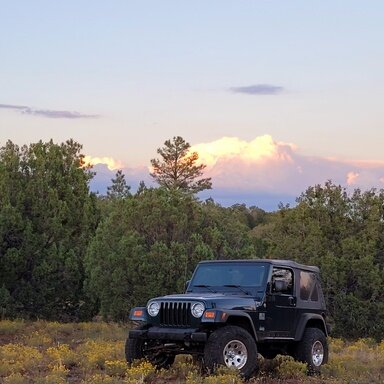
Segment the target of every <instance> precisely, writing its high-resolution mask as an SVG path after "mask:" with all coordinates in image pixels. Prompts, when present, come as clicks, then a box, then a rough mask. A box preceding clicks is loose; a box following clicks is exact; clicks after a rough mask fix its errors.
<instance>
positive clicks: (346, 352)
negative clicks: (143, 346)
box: [0, 320, 384, 384]
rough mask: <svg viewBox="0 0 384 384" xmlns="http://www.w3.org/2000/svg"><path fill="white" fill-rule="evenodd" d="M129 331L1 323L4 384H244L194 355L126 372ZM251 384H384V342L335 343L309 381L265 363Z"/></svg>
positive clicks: (294, 366) (283, 364)
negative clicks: (161, 367)
mask: <svg viewBox="0 0 384 384" xmlns="http://www.w3.org/2000/svg"><path fill="white" fill-rule="evenodd" d="M127 332H128V326H124V325H119V324H114V323H102V322H100V323H76V324H75V323H65V324H64V323H63V324H62V323H57V322H45V321H36V322H27V321H8V320H3V321H0V383H5V384H6V383H8V384H19V383H20V384H28V383H41V384H51V383H52V384H60V383H81V384H91V383H92V384H98V383H111V384H114V383H127V384H136V383H150V384H152V383H153V384H154V383H164V384H165V383H181V384H183V383H185V384H219V383H222V384H239V383H243V381H242V379H241V378H240V377H239V376H238V375H237V372H235V371H230V370H226V369H221V370H219V371H218V372H216V374H215V375H210V376H208V375H204V374H202V372H201V371H200V368H199V367H198V366H196V365H194V364H193V363H192V361H191V358H190V357H189V356H179V357H178V358H177V359H176V362H175V364H174V365H173V367H172V368H171V369H170V370H168V371H160V372H156V371H155V369H154V367H153V366H152V365H151V364H149V363H147V362H144V361H141V362H137V364H135V365H134V366H132V367H129V368H128V367H127V365H126V363H125V359H124V343H125V339H126V336H127ZM260 366H261V367H260V372H259V374H258V375H257V376H256V377H255V378H253V379H252V380H250V381H249V383H260V384H273V383H288V384H297V383H313V384H320V383H322V384H326V383H333V384H339V383H340V384H341V383H351V384H352V383H354V384H357V383H359V384H365V383H366V384H368V383H384V342H382V343H380V344H378V343H376V342H374V341H373V340H370V339H364V340H359V341H357V342H353V343H352V342H346V341H343V340H340V339H330V360H329V363H328V364H327V365H326V366H324V367H323V373H322V375H321V376H320V377H307V376H306V374H305V366H304V365H303V364H301V363H298V362H295V361H293V360H292V359H291V358H288V357H283V356H278V357H277V358H276V359H274V360H271V361H268V360H263V359H260Z"/></svg>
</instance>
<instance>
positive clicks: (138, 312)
mask: <svg viewBox="0 0 384 384" xmlns="http://www.w3.org/2000/svg"><path fill="white" fill-rule="evenodd" d="M133 316H136V317H141V316H143V310H142V309H135V310H134V311H133Z"/></svg>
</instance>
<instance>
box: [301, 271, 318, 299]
mask: <svg viewBox="0 0 384 384" xmlns="http://www.w3.org/2000/svg"><path fill="white" fill-rule="evenodd" d="M300 299H301V300H304V301H318V300H319V291H318V288H317V279H316V275H315V274H314V273H311V272H305V271H300Z"/></svg>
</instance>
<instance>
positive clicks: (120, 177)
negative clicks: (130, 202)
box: [107, 169, 131, 199]
mask: <svg viewBox="0 0 384 384" xmlns="http://www.w3.org/2000/svg"><path fill="white" fill-rule="evenodd" d="M130 189H131V187H130V186H129V185H127V182H126V181H125V175H124V173H123V171H122V170H121V169H119V170H118V171H117V172H116V175H115V178H114V179H112V185H111V186H109V187H108V188H107V196H108V197H109V198H110V199H125V198H127V197H129V196H131V193H130V192H129V190H130Z"/></svg>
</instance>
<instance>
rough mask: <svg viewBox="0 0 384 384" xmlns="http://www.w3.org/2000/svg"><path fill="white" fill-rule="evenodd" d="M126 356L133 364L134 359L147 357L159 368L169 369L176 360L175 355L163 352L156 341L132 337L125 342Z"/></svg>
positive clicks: (128, 361)
mask: <svg viewBox="0 0 384 384" xmlns="http://www.w3.org/2000/svg"><path fill="white" fill-rule="evenodd" d="M144 328H145V327H138V328H137V329H144ZM125 358H126V360H127V363H128V364H132V363H133V361H134V360H140V359H146V360H148V361H149V362H150V363H151V364H153V365H154V366H155V367H156V368H157V369H161V368H164V369H168V368H169V367H170V366H171V365H172V364H173V362H174V361H175V356H174V355H170V354H167V353H165V352H161V351H160V350H159V346H158V345H156V344H155V342H154V341H152V340H144V339H130V338H128V339H127V341H126V343H125Z"/></svg>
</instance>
